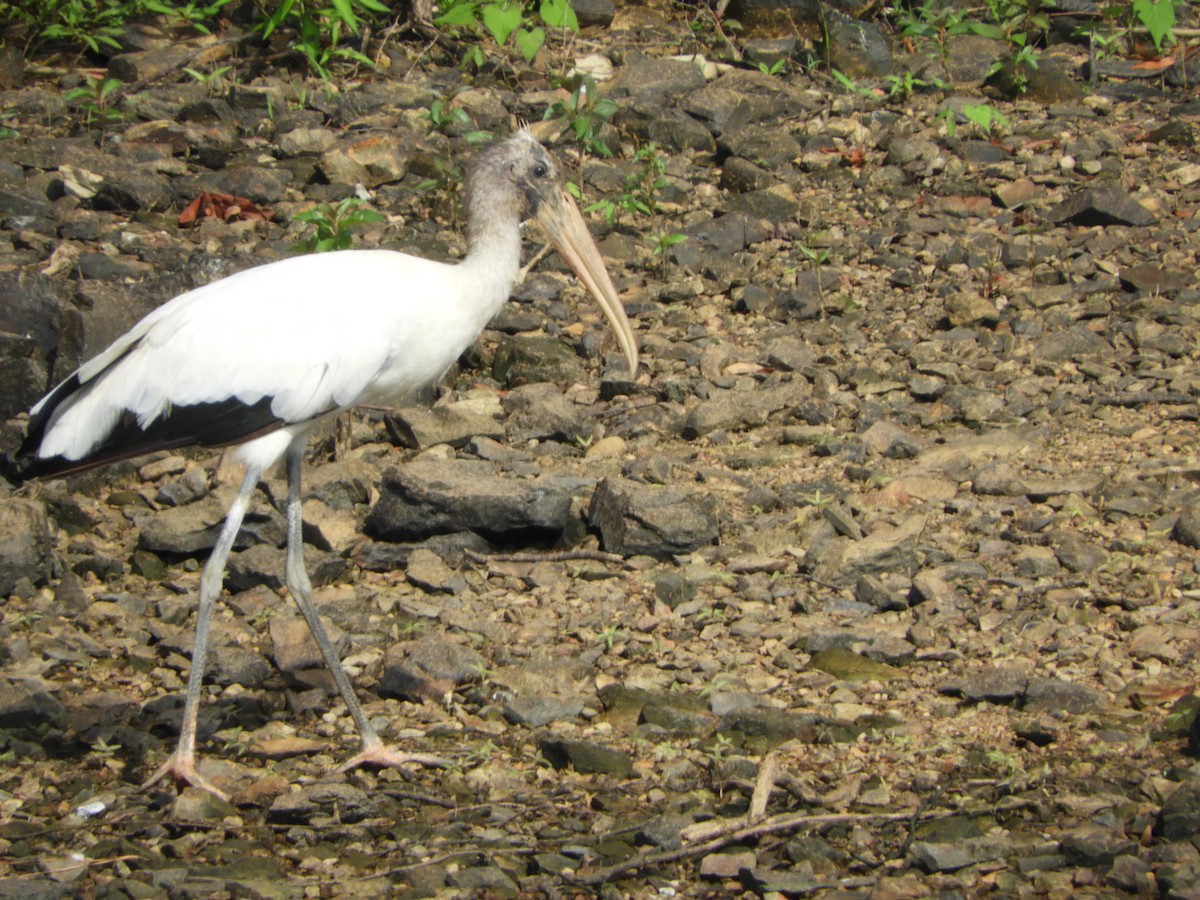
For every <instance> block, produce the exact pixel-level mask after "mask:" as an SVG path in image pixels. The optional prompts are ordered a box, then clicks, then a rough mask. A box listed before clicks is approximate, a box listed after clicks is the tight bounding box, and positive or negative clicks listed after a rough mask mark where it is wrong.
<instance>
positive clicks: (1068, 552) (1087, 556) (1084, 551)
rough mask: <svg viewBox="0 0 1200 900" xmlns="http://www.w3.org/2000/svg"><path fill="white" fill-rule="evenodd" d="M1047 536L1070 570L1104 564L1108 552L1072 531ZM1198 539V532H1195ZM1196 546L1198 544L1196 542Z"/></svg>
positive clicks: (1093, 569)
mask: <svg viewBox="0 0 1200 900" xmlns="http://www.w3.org/2000/svg"><path fill="white" fill-rule="evenodd" d="M1047 537H1048V538H1049V540H1050V545H1051V546H1052V547H1053V548H1054V554H1055V556H1057V557H1058V561H1059V562H1060V563H1062V564H1063V566H1064V567H1065V568H1067V569H1069V570H1070V571H1072V572H1083V573H1088V572H1094V571H1096V569H1097V568H1099V567H1100V566H1102V565H1103V564H1104V561H1105V560H1106V559H1107V558H1108V554H1107V553H1106V552H1105V551H1104V549H1103V548H1102V547H1097V546H1096V545H1095V544H1093V543H1092V542H1091V541H1089V540H1087V539H1086V538H1084V537H1082V536H1081V535H1079V534H1078V533H1076V532H1074V531H1069V530H1067V529H1057V530H1055V531H1052V532H1050V533H1049V534H1048V535H1047ZM1197 537H1198V539H1200V532H1198V533H1197ZM1196 546H1200V544H1197V545H1196Z"/></svg>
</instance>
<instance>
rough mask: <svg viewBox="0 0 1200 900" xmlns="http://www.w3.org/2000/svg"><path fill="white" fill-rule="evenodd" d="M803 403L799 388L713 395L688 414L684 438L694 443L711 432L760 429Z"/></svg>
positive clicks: (797, 385) (781, 387)
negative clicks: (794, 406)
mask: <svg viewBox="0 0 1200 900" xmlns="http://www.w3.org/2000/svg"><path fill="white" fill-rule="evenodd" d="M801 399H803V388H802V387H801V386H800V385H799V384H786V383H785V384H781V385H779V386H777V387H774V388H759V389H757V390H752V391H740V390H739V391H716V392H714V393H713V394H712V395H711V396H710V397H709V398H708V399H707V400H703V401H701V402H700V403H699V404H698V405H697V406H696V407H694V408H693V409H692V410H691V412H689V413H688V416H687V421H686V423H685V425H684V429H683V436H684V437H685V438H688V439H689V440H690V439H693V438H697V437H703V436H704V435H706V434H709V433H711V432H713V431H718V430H721V431H728V430H730V429H737V428H747V427H750V426H752V425H761V424H762V423H764V422H765V421H767V418H768V417H769V416H770V415H771V414H772V413H774V412H777V411H779V410H781V409H785V408H787V407H788V406H791V405H792V404H794V403H798V402H800V400H801Z"/></svg>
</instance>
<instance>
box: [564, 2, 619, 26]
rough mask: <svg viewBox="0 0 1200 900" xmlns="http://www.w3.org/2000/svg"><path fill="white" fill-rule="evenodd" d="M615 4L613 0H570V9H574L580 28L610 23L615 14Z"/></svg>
mask: <svg viewBox="0 0 1200 900" xmlns="http://www.w3.org/2000/svg"><path fill="white" fill-rule="evenodd" d="M616 7H617V4H616V3H615V2H614V0H571V9H573V10H575V18H576V19H577V20H578V21H579V27H580V28H586V27H588V26H589V25H603V26H607V25H611V24H612V20H613V16H614V15H616V11H617V9H616Z"/></svg>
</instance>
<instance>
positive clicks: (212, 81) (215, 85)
mask: <svg viewBox="0 0 1200 900" xmlns="http://www.w3.org/2000/svg"><path fill="white" fill-rule="evenodd" d="M183 71H184V72H186V73H187V74H188V76H189V77H190V78H191V79H192V80H193V81H196V82H197V83H199V84H202V85H203V86H204V89H205V90H206V91H207V92H208V93H210V94H212V93H216V92H217V91H218V90H219V89H220V86H221V77H222V76H223V75H225V74H226V73H228V72H232V71H233V66H219V67H218V68H215V69H213V70H212V71H211V72H200V71H197V70H196V69H189V68H188V67H187V66H184V67H183ZM269 99H270V98H268V100H269ZM272 118H274V116H272Z"/></svg>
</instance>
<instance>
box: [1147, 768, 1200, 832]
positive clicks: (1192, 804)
mask: <svg viewBox="0 0 1200 900" xmlns="http://www.w3.org/2000/svg"><path fill="white" fill-rule="evenodd" d="M1157 831H1158V833H1159V834H1160V835H1162V836H1163V837H1164V838H1166V839H1167V840H1168V841H1190V840H1192V839H1193V838H1194V837H1195V836H1196V835H1197V834H1200V780H1197V779H1192V780H1190V781H1185V782H1183V784H1181V785H1179V787H1177V788H1176V789H1175V790H1174V791H1172V792H1171V796H1169V797H1168V798H1167V799H1166V801H1165V802H1164V803H1163V805H1162V809H1161V810H1160V811H1159V814H1158V828H1157Z"/></svg>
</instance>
